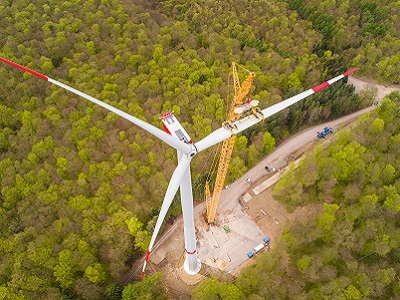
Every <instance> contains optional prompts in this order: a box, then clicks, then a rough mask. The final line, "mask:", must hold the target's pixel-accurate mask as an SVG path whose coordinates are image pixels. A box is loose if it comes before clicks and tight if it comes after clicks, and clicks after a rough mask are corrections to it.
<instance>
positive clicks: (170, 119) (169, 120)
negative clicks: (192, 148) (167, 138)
mask: <svg viewBox="0 0 400 300" xmlns="http://www.w3.org/2000/svg"><path fill="white" fill-rule="evenodd" d="M161 122H162V124H163V127H164V130H165V131H166V132H167V133H168V134H170V135H172V136H174V137H176V138H178V139H180V140H181V141H182V142H184V143H186V144H191V143H192V139H191V138H190V136H189V135H188V134H187V132H186V130H185V129H184V128H183V127H182V125H181V123H179V121H178V120H177V119H176V118H175V116H174V113H173V112H171V111H168V112H166V113H165V114H163V115H162V116H161Z"/></svg>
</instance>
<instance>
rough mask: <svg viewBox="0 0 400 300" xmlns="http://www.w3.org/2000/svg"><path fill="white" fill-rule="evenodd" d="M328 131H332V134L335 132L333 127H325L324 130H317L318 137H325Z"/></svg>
mask: <svg viewBox="0 0 400 300" xmlns="http://www.w3.org/2000/svg"><path fill="white" fill-rule="evenodd" d="M328 133H331V134H332V133H333V130H332V128H331V127H325V128H324V130H323V131H321V132H317V137H318V138H319V139H322V138H325V136H326V135H327V134H328Z"/></svg>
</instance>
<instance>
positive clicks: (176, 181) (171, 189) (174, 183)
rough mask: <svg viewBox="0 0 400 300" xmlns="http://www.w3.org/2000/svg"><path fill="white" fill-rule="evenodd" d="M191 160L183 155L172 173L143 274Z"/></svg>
mask: <svg viewBox="0 0 400 300" xmlns="http://www.w3.org/2000/svg"><path fill="white" fill-rule="evenodd" d="M190 160H191V158H189V157H187V156H185V155H182V158H181V160H180V161H179V163H178V166H177V167H176V169H175V171H174V173H173V174H172V177H171V180H170V182H169V185H168V188H167V192H166V193H165V197H164V201H163V204H162V206H161V210H160V213H159V215H158V218H157V223H156V226H155V227H154V231H153V235H152V237H151V240H150V244H149V249H148V251H147V253H146V257H145V261H144V264H143V270H142V276H143V274H144V270H145V268H146V264H147V261H148V260H149V256H150V253H151V250H152V249H153V246H154V242H155V240H156V238H157V235H158V233H159V231H160V228H161V225H162V223H163V221H164V219H165V216H166V215H167V212H168V209H169V207H170V206H171V203H172V200H173V199H174V197H175V194H176V192H177V190H178V187H179V185H180V184H181V181H182V178H183V176H184V175H185V173H186V171H187V170H188V167H189V164H190Z"/></svg>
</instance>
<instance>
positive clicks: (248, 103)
mask: <svg viewBox="0 0 400 300" xmlns="http://www.w3.org/2000/svg"><path fill="white" fill-rule="evenodd" d="M242 68H243V67H242ZM243 69H244V68H243ZM245 70H246V69H245ZM246 71H247V72H248V73H249V74H248V75H247V77H246V79H245V80H244V81H243V82H242V84H240V82H239V75H238V72H237V68H236V63H235V62H232V77H233V86H234V89H235V95H234V97H233V101H232V103H231V106H230V109H229V111H228V114H227V118H226V121H225V122H224V124H223V126H224V127H225V128H226V129H229V130H231V131H232V129H234V128H236V125H235V124H234V122H235V121H237V120H239V119H240V118H241V117H242V116H245V115H246V114H248V113H252V114H254V115H255V116H256V117H261V118H264V116H263V115H262V113H260V111H259V109H258V107H257V105H258V101H256V100H251V99H249V98H248V99H246V100H245V101H243V99H244V97H246V95H247V94H248V93H249V92H250V89H251V86H252V84H253V80H254V77H255V73H254V72H250V71H248V70H246ZM235 139H236V135H234V134H233V133H232V136H231V137H230V138H228V139H226V140H225V141H224V142H223V144H222V148H221V152H220V159H219V165H218V171H217V177H216V180H215V185H214V192H213V194H212V195H210V188H209V180H207V181H206V185H205V198H206V220H207V222H208V224H211V223H213V222H214V221H215V215H216V213H217V207H218V203H219V199H220V196H221V192H222V190H223V188H224V186H225V185H224V182H225V178H226V174H227V172H228V166H229V161H230V160H231V157H232V151H233V146H234V144H235Z"/></svg>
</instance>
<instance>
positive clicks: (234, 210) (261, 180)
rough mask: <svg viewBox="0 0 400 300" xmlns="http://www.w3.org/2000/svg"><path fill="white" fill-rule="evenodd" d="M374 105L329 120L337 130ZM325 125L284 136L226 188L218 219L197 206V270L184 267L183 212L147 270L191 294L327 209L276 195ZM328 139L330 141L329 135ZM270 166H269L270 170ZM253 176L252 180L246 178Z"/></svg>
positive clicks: (179, 292) (178, 293)
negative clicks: (293, 206) (291, 206)
mask: <svg viewBox="0 0 400 300" xmlns="http://www.w3.org/2000/svg"><path fill="white" fill-rule="evenodd" d="M370 109H371V108H367V109H365V110H362V111H360V112H357V113H354V114H352V115H349V116H346V117H344V118H341V119H338V120H334V121H331V122H329V125H330V126H332V127H333V129H334V130H335V131H336V130H338V129H340V128H341V127H343V126H347V125H348V124H350V123H351V122H352V121H354V120H355V119H356V118H357V117H358V116H359V115H360V114H362V113H364V112H367V111H368V110H370ZM326 125H328V124H326ZM321 126H325V125H324V124H323V125H318V126H315V127H312V128H309V129H307V130H304V131H302V132H300V133H298V134H297V135H295V136H293V137H292V138H291V139H289V140H287V141H285V142H284V143H283V144H281V145H280V146H279V147H277V148H276V149H275V151H273V152H272V153H270V154H269V155H268V156H267V157H265V158H264V159H263V161H261V162H260V163H259V164H258V165H256V166H255V167H253V168H252V169H251V170H249V171H248V172H247V173H246V174H244V175H243V176H242V177H241V178H239V179H237V180H236V181H235V182H233V183H231V184H230V185H229V187H227V188H224V189H223V190H222V192H221V197H220V202H219V205H218V209H217V213H216V216H215V218H216V220H215V221H216V222H215V223H216V224H217V225H208V224H207V223H206V222H205V220H204V217H203V214H202V212H203V211H204V209H205V203H204V202H203V203H200V204H198V205H196V206H195V207H194V216H195V228H196V237H197V251H198V255H199V257H200V259H201V261H202V266H201V270H200V272H199V273H198V274H197V275H188V274H187V273H186V272H185V271H184V268H183V263H184V259H185V250H184V238H183V222H182V217H179V218H178V219H176V220H175V221H174V224H173V225H171V226H170V227H169V228H168V229H166V230H165V232H164V234H163V235H162V236H161V237H160V239H159V241H158V243H157V244H156V246H155V248H154V253H153V254H152V256H151V260H150V268H148V272H150V273H152V272H157V271H160V272H162V273H163V274H164V276H163V279H162V281H163V284H164V286H165V288H166V290H168V292H169V293H170V294H171V295H172V297H173V299H179V298H182V299H185V297H188V296H190V293H191V291H192V290H193V289H194V288H195V287H196V286H197V284H198V283H199V282H200V281H202V280H204V279H206V278H208V277H210V276H214V277H216V278H219V279H222V280H223V279H226V280H229V279H234V278H235V277H236V275H237V274H238V273H239V272H240V270H242V269H243V268H245V267H246V266H248V265H249V264H251V263H252V262H253V261H254V259H255V258H256V257H257V255H259V252H265V251H269V250H270V249H271V248H273V247H274V242H275V241H276V240H277V239H278V238H279V237H280V236H281V234H282V233H283V230H284V228H285V225H286V224H289V223H294V222H296V221H298V220H301V219H302V218H307V217H308V216H310V215H312V214H316V213H318V212H320V211H321V210H322V206H321V205H319V204H318V205H310V206H307V207H303V208H300V209H297V210H295V211H294V212H293V213H288V212H287V211H286V209H285V207H284V205H283V204H281V203H279V202H277V201H275V200H274V199H273V197H272V191H273V188H274V186H275V183H276V182H277V181H278V180H279V178H281V176H282V175H283V174H284V172H285V171H286V169H287V167H288V165H289V164H290V163H294V164H297V163H298V161H299V160H300V159H301V158H302V157H303V155H304V154H305V153H306V152H307V151H309V150H312V149H313V147H314V146H315V144H316V143H318V142H321V141H320V140H319V139H318V138H317V136H316V132H317V131H318V129H319V128H320V127H321ZM330 137H331V136H330ZM323 142H324V143H329V142H330V140H329V139H325V140H324V141H323ZM266 166H270V171H269V172H268V171H267V170H266ZM272 170H274V171H272ZM249 178H250V179H251V182H249V181H248V180H247V179H249ZM226 227H227V228H228V230H227V229H226ZM228 231H229V232H228ZM266 237H268V238H269V242H268V243H265V242H264V238H266ZM260 244H263V245H264V246H263V247H262V249H260V250H259V251H254V248H256V247H257V246H259V245H260ZM249 252H253V256H252V257H249V256H248V254H249Z"/></svg>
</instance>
